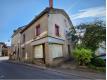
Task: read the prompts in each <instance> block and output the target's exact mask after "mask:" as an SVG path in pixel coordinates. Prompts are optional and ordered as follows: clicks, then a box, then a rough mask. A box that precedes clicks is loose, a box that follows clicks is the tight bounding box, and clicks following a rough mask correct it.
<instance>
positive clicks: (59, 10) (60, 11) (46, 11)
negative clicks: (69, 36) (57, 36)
mask: <svg viewBox="0 0 107 80" xmlns="http://www.w3.org/2000/svg"><path fill="white" fill-rule="evenodd" d="M46 13H50V14H55V13H61V14H63V15H64V16H66V17H67V19H68V21H69V23H70V24H71V25H72V22H71V20H70V18H69V16H68V15H67V13H66V12H65V11H64V10H63V9H57V8H49V7H47V8H46V9H44V10H43V11H42V12H41V13H40V14H39V15H37V16H36V17H35V18H34V19H33V20H32V21H31V22H30V23H29V24H28V25H26V26H25V27H24V28H23V29H22V30H21V31H20V33H23V32H24V31H25V30H26V29H28V28H29V27H30V26H31V25H32V24H33V23H34V22H36V21H37V20H38V19H40V18H41V17H42V16H43V15H44V14H46ZM73 29H74V28H73Z"/></svg>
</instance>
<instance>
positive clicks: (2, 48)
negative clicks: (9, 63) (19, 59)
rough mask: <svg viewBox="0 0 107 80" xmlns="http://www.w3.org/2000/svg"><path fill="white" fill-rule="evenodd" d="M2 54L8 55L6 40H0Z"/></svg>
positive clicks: (0, 52) (0, 54)
mask: <svg viewBox="0 0 107 80" xmlns="http://www.w3.org/2000/svg"><path fill="white" fill-rule="evenodd" d="M0 56H8V47H7V46H6V44H5V43H4V42H0Z"/></svg>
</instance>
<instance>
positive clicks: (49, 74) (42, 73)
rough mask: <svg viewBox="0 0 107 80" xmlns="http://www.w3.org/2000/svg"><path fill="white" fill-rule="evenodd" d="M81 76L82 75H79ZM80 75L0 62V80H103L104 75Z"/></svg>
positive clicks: (31, 65)
mask: <svg viewBox="0 0 107 80" xmlns="http://www.w3.org/2000/svg"><path fill="white" fill-rule="evenodd" d="M81 74H82V75H81ZM92 75H96V76H92V77H91V76H90V75H89V73H87V74H86V73H81V72H75V71H72V70H71V71H70V70H69V71H66V70H60V69H52V68H47V67H42V66H37V65H34V64H26V63H19V62H14V61H0V79H61V80H62V79H73V80H74V79H79V80H83V79H91V80H95V79H101V80H105V75H101V74H95V73H94V74H92ZM99 76H100V77H99Z"/></svg>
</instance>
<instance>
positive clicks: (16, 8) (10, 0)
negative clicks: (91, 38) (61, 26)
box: [0, 0, 106, 44]
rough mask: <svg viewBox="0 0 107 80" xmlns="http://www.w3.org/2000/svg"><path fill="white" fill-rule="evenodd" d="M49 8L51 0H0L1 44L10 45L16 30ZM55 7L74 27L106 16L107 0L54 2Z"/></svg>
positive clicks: (61, 0)
mask: <svg viewBox="0 0 107 80" xmlns="http://www.w3.org/2000/svg"><path fill="white" fill-rule="evenodd" d="M48 6H49V0H0V36H1V37H0V42H1V41H3V42H6V43H7V44H9V42H8V40H11V35H12V33H13V30H14V29H16V28H18V27H21V26H23V25H26V24H28V23H29V22H30V21H31V20H32V19H33V18H34V17H35V16H36V15H38V14H39V13H40V12H41V11H42V10H43V9H45V8H46V7H48ZM54 7H55V8H60V9H64V10H65V11H66V12H67V13H68V15H69V16H70V18H71V20H72V23H73V25H78V24H80V23H85V22H91V21H93V20H95V19H96V18H99V19H102V20H105V16H106V14H105V13H106V0H54Z"/></svg>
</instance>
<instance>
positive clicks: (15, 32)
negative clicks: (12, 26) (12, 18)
mask: <svg viewBox="0 0 107 80" xmlns="http://www.w3.org/2000/svg"><path fill="white" fill-rule="evenodd" d="M23 28H24V26H22V27H19V28H17V29H16V30H14V31H13V35H12V36H11V37H14V36H15V35H16V34H17V33H19V32H20V31H21V30H22V29H23Z"/></svg>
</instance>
